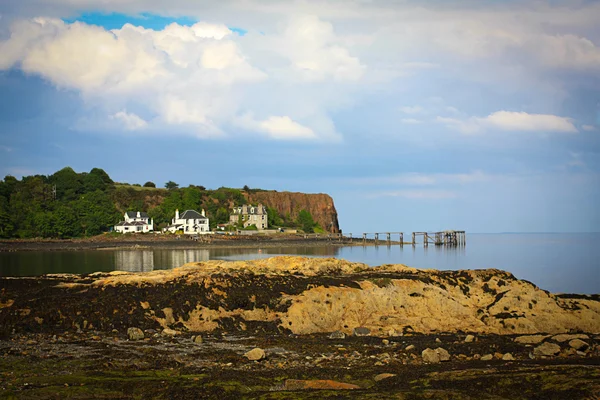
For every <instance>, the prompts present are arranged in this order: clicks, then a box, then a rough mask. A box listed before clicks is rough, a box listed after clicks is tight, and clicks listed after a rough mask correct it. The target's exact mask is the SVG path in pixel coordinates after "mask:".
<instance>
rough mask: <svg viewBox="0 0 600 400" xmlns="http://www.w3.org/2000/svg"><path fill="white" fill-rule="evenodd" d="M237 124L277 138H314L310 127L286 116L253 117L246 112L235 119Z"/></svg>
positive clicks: (315, 136)
mask: <svg viewBox="0 0 600 400" xmlns="http://www.w3.org/2000/svg"><path fill="white" fill-rule="evenodd" d="M236 123H237V125H238V126H240V127H242V128H244V129H247V130H249V131H254V132H260V133H263V134H265V135H266V136H268V137H270V138H272V139H277V140H297V139H301V140H306V139H309V140H310V139H316V138H317V135H315V132H313V130H312V129H310V128H308V127H306V126H304V125H301V124H299V123H298V122H296V121H294V120H292V119H291V118H290V117H288V116H270V117H268V118H267V119H265V120H261V121H258V120H256V119H254V116H253V115H252V114H251V113H247V114H245V115H243V116H242V117H240V118H238V119H237V121H236Z"/></svg>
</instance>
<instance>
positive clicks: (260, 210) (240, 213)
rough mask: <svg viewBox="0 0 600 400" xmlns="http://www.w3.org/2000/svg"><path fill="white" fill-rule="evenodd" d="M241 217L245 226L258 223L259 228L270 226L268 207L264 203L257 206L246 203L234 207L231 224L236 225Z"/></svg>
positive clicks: (230, 217) (230, 216)
mask: <svg viewBox="0 0 600 400" xmlns="http://www.w3.org/2000/svg"><path fill="white" fill-rule="evenodd" d="M240 219H241V221H242V222H243V224H244V228H247V227H248V226H250V225H256V227H257V228H258V229H259V230H263V229H267V228H268V227H269V223H268V216H267V208H266V207H264V206H263V205H262V204H259V205H257V206H253V205H250V204H244V205H243V206H238V207H233V212H232V213H231V214H230V215H229V225H236V224H237V223H238V222H239V221H240Z"/></svg>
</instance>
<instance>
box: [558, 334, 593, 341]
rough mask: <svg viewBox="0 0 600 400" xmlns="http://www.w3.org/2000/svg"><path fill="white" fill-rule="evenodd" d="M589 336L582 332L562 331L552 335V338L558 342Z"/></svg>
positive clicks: (587, 337) (586, 338) (587, 338)
mask: <svg viewBox="0 0 600 400" xmlns="http://www.w3.org/2000/svg"><path fill="white" fill-rule="evenodd" d="M589 338H590V337H589V336H588V335H586V334H583V333H578V334H570V333H562V334H560V335H554V336H552V340H554V341H555V342H559V343H563V342H568V341H570V340H573V339H582V340H589Z"/></svg>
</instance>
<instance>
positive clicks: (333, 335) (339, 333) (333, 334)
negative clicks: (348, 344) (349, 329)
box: [329, 331, 346, 339]
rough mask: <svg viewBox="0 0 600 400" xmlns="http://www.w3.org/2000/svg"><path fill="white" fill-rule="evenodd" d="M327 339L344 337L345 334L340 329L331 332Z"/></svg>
mask: <svg viewBox="0 0 600 400" xmlns="http://www.w3.org/2000/svg"><path fill="white" fill-rule="evenodd" d="M329 339H346V334H345V333H344V332H342V331H335V332H331V334H330V335H329Z"/></svg>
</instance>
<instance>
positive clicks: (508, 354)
mask: <svg viewBox="0 0 600 400" xmlns="http://www.w3.org/2000/svg"><path fill="white" fill-rule="evenodd" d="M502 359H503V360H504V361H513V360H514V359H515V358H514V357H513V355H512V354H510V353H506V354H505V355H503V356H502Z"/></svg>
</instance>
